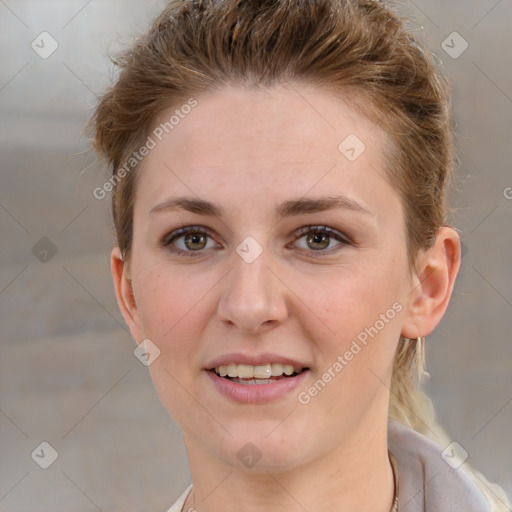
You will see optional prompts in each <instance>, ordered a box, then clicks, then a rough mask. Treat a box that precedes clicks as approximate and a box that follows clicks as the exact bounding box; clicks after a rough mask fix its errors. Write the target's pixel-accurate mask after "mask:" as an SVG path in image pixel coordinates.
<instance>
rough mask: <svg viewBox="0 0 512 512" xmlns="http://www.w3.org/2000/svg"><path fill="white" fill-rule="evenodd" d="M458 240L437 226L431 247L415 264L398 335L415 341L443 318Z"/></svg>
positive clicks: (454, 273) (454, 272)
mask: <svg viewBox="0 0 512 512" xmlns="http://www.w3.org/2000/svg"><path fill="white" fill-rule="evenodd" d="M460 254H461V250H460V238H459V235H458V234H457V232H456V231H455V230H454V229H453V228H450V227H441V228H440V229H439V230H438V232H437V234H436V240H435V243H434V245H433V246H432V247H430V248H429V249H428V250H426V251H425V252H424V254H423V255H422V256H421V257H420V261H419V263H418V268H417V275H415V277H414V280H413V282H412V283H413V284H412V289H411V290H410V293H409V299H410V300H409V303H408V311H407V315H406V318H405V321H404V324H403V326H402V336H404V337H406V338H411V339H415V338H417V337H418V336H427V335H428V334H430V333H431V332H432V331H433V330H434V328H435V327H436V326H437V324H438V323H439V322H440V320H441V318H442V317H443V315H444V313H445V311H446V309H447V307H448V304H449V302H450V297H451V295H452V291H453V287H454V285H455V279H456V277H457V273H458V271H459V268H460Z"/></svg>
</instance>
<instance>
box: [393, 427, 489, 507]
mask: <svg viewBox="0 0 512 512" xmlns="http://www.w3.org/2000/svg"><path fill="white" fill-rule="evenodd" d="M388 446H389V450H390V452H391V453H392V454H393V456H394V458H395V459H396V462H397V466H398V485H399V491H398V499H399V503H398V509H399V510H400V512H437V511H439V510H450V511H451V512H491V508H490V505H489V503H488V502H487V500H486V499H485V497H484V496H483V494H482V493H481V492H480V490H479V489H478V487H477V486H476V485H475V484H474V483H473V481H472V480H471V479H470V477H469V476H468V475H467V474H466V473H465V470H464V469H463V467H464V466H463V464H461V463H460V461H458V460H457V459H456V454H455V453H454V452H453V450H451V449H448V450H447V451H444V450H445V448H444V447H441V446H439V445H437V444H436V443H434V442H433V441H431V440H430V439H429V438H427V437H426V436H424V435H422V434H419V433H418V432H416V431H415V430H413V429H411V428H409V427H407V426H405V425H403V424H402V423H400V422H398V421H396V420H394V419H390V420H389V423H388ZM450 461H453V462H451V463H449V462H450Z"/></svg>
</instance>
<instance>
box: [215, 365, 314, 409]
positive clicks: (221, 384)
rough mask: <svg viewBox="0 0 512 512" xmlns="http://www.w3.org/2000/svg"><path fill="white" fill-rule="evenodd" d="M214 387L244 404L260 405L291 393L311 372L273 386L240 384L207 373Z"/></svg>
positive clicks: (304, 372) (277, 381) (289, 378)
mask: <svg viewBox="0 0 512 512" xmlns="http://www.w3.org/2000/svg"><path fill="white" fill-rule="evenodd" d="M206 373H207V375H208V377H209V378H210V379H211V380H212V382H213V385H214V386H215V388H216V389H217V391H219V392H220V393H221V394H222V395H224V396H226V397H227V398H230V399H232V400H235V401H236V402H240V403H243V404H260V403H264V402H271V401H272V400H277V399H278V398H281V397H283V396H285V395H286V394H288V393H291V392H292V391H293V390H294V389H295V388H296V387H297V386H298V385H299V384H300V383H301V382H302V381H303V380H304V379H305V378H306V374H307V373H309V370H304V371H303V372H301V373H299V374H298V375H295V376H293V377H287V378H286V379H280V380H276V381H275V382H272V383H271V384H252V385H251V384H239V383H238V382H232V381H231V380H229V379H226V378H224V377H219V376H218V375H217V374H216V373H215V372H213V371H206Z"/></svg>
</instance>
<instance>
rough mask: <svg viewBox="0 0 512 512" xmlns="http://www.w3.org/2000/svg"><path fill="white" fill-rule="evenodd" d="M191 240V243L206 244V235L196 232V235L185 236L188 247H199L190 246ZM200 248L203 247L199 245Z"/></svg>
mask: <svg viewBox="0 0 512 512" xmlns="http://www.w3.org/2000/svg"><path fill="white" fill-rule="evenodd" d="M189 242H190V244H191V245H196V244H204V235H199V234H194V235H188V236H187V237H186V238H185V244H186V245H187V247H188V248H189V249H197V248H198V247H190V246H189ZM199 249H201V247H199Z"/></svg>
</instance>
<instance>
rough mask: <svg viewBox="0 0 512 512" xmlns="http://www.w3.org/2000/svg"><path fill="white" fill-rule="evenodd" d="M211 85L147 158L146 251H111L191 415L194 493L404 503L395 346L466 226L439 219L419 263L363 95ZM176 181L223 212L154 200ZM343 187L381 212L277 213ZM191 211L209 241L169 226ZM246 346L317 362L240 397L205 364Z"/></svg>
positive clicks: (308, 503)
mask: <svg viewBox="0 0 512 512" xmlns="http://www.w3.org/2000/svg"><path fill="white" fill-rule="evenodd" d="M197 99H198V106H197V107H196V108H194V109H193V110H192V112H191V113H190V114H189V115H187V116H186V118H185V119H183V120H181V122H180V124H179V125H178V126H176V127H175V128H174V130H173V131H172V132H170V134H169V136H168V137H166V138H165V139H164V140H163V141H162V142H160V143H159V144H158V145H157V147H155V148H154V149H152V150H151V152H150V154H149V155H148V156H147V157H146V158H145V159H144V161H143V162H142V164H141V167H140V168H139V169H138V171H137V172H140V173H141V175H140V176H139V178H140V180H139V183H138V188H137V191H136V198H135V207H134V233H133V246H132V253H131V260H130V261H129V262H124V261H123V259H122V257H121V253H120V251H119V248H115V249H114V250H113V251H112V256H111V264H112V273H113V278H114V284H115V289H116V295H117V299H118V302H119V306H120V308H121V311H122V313H123V316H124V318H125V320H126V322H127V324H128V326H129V328H130V330H131V333H132V335H133V337H134V339H135V340H136V341H137V343H141V342H142V340H144V339H146V338H149V339H151V340H152V342H153V343H154V344H155V345H157V346H158V348H159V350H160V356H159V357H158V358H157V359H156V360H155V361H154V362H153V363H152V364H151V365H150V367H149V369H150V372H151V376H152V379H153V382H154V386H155V389H156V390H157V393H158V395H159V397H160V399H161V401H162V403H163V405H164V406H165V408H166V409H167V411H168V412H169V414H170V415H171V416H172V417H173V418H174V419H175V421H176V422H177V423H178V424H179V425H180V427H181V428H182V430H183V433H184V439H185V443H186V447H187V451H188V455H189V463H190V470H191V475H192V480H193V484H194V491H193V493H192V495H191V496H189V499H188V500H187V502H186V504H185V508H184V510H188V509H189V507H194V508H195V509H197V510H199V511H201V512H220V511H221V510H222V511H223V512H226V511H232V510H233V511H234V510H239V509H240V504H243V510H244V511H253V510H254V511H256V510H258V511H260V510H263V509H264V510H267V511H273V510H276V511H277V510H289V511H296V510H297V511H299V510H300V511H303V510H304V509H306V510H308V511H309V512H314V511H318V512H320V511H327V510H329V511H331V510H358V511H362V512H365V511H373V512H388V511H389V510H390V509H391V506H392V500H393V492H394V489H393V477H392V471H391V468H390V464H389V459H388V452H387V440H386V429H387V410H388V403H389V383H390V379H391V372H392V364H393V357H394V352H395V349H396V346H397V343H398V340H399V336H400V334H402V335H404V336H406V337H408V338H417V337H418V336H420V335H421V336H426V335H427V334H429V333H430V332H431V331H432V330H433V329H434V327H435V326H436V325H437V323H438V322H439V320H440V319H441V317H442V316H443V314H444V312H445V310H446V307H447V305H448V301H449V298H450V295H451V292H452V289H453V285H454V281H455V277H456V274H457V272H458V268H459V262H460V242H459V238H458V235H457V233H456V231H455V230H453V229H451V228H448V227H443V228H441V229H440V230H439V232H438V234H437V238H436V242H435V245H434V246H433V247H432V248H431V249H429V250H428V251H427V252H420V254H419V255H418V260H417V272H410V270H409V269H410V267H409V266H408V261H407V253H406V234H405V219H404V212H403V208H402V204H401V201H400V198H399V196H398V194H397V193H396V192H395V191H394V190H393V188H392V187H391V186H390V185H389V184H388V182H387V181H386V180H385V179H384V172H383V157H382V151H383V147H384V145H385V144H386V143H388V141H387V139H386V136H385V134H384V133H383V132H382V131H381V130H380V129H379V128H378V127H376V126H375V124H374V123H372V122H371V121H369V120H368V119H366V118H365V117H363V116H362V115H361V114H360V113H358V112H356V111H355V110H353V109H352V108H351V107H350V98H349V97H346V98H344V100H341V99H340V98H335V97H334V96H332V95H331V94H329V93H326V92H322V91H320V90H319V89H316V88H313V87H307V86H304V85H301V86H300V87H299V86H285V85H281V86H278V87H276V88H273V89H259V90H256V89H248V88H242V87H235V86H230V87H225V88H223V89H221V90H218V91H212V90H210V91H209V92H207V93H205V94H204V95H202V96H200V97H198V98H197ZM173 111H174V109H170V110H169V111H167V112H163V113H162V115H161V117H160V118H159V119H156V120H155V126H158V124H159V123H160V122H161V121H163V120H166V119H168V118H169V117H170V115H171V114H172V113H173ZM349 134H356V135H357V136H358V137H359V139H360V140H362V141H363V142H364V144H365V146H366V150H365V151H364V152H363V153H362V154H361V155H360V156H359V158H357V159H356V160H355V161H353V162H351V161H349V160H348V159H347V158H346V157H345V156H344V155H343V154H342V153H341V152H340V151H339V149H338V146H339V144H340V142H341V141H343V140H344V139H345V138H346V137H347V136H348V135H349ZM177 196H188V197H193V198H196V199H197V198H201V199H204V200H208V201H211V202H213V203H216V204H217V205H219V206H221V207H222V208H223V209H224V210H225V212H224V215H223V216H222V217H221V218H217V217H214V216H209V215H201V214H198V213H192V212H188V211H185V210H183V209H175V210H166V211H160V212H158V213H153V214H150V211H151V209H152V208H154V207H155V206H156V205H158V204H160V203H162V202H163V201H165V200H166V199H168V198H171V197H177ZM333 196H346V197H349V198H350V199H352V200H354V201H357V202H358V203H359V204H360V205H361V206H362V207H363V208H365V209H367V210H368V212H369V213H363V212H359V211H353V210H350V209H347V208H336V209H332V210H328V211H323V212H312V213H311V212H310V213H300V214H298V215H295V216H293V217H289V218H284V219H281V220H279V219H277V218H276V216H275V212H274V211H275V208H276V206H277V205H279V204H281V203H283V202H285V201H289V200H295V199H300V198H318V197H333ZM308 225H313V226H328V227H330V228H332V229H334V230H336V231H338V232H340V234H342V235H343V236H344V237H347V238H348V240H349V241H350V243H347V244H344V243H341V242H339V241H338V240H336V238H334V237H327V238H325V239H322V237H321V236H320V242H319V241H318V240H319V239H318V238H317V239H316V242H315V241H313V242H311V240H310V241H309V242H308V237H307V235H306V236H305V235H304V234H300V233H297V230H299V229H300V228H302V227H304V226H308ZM182 226H202V227H204V228H206V229H207V231H208V234H209V237H207V238H206V239H202V240H201V238H199V243H198V241H197V240H198V239H197V238H196V239H194V240H193V241H192V242H190V241H189V244H188V245H186V244H185V239H184V237H182V238H180V239H179V240H175V241H174V246H176V247H178V248H181V249H182V250H185V251H188V252H193V251H194V249H195V250H196V255H195V256H193V257H190V256H188V255H179V254H175V253H173V252H171V248H172V247H173V246H172V245H171V246H168V247H163V246H162V244H161V242H162V240H163V239H164V238H165V237H167V238H169V237H168V235H169V234H170V233H172V232H173V231H175V230H177V229H179V228H181V227H182ZM312 234H313V235H314V234H315V232H313V233H312ZM247 236H251V237H253V238H254V239H255V240H256V241H257V242H258V244H259V245H260V246H261V249H262V251H263V252H262V253H261V255H260V256H259V257H258V258H257V259H256V260H255V261H253V262H252V263H247V262H246V261H245V260H244V259H243V258H242V257H240V256H239V254H238V253H237V251H236V249H237V247H238V246H239V244H240V243H241V242H242V241H243V240H244V239H245V238H246V237H247ZM194 244H196V245H194ZM201 244H202V245H201ZM198 248H199V250H198ZM396 303H398V304H399V305H400V306H401V311H399V312H398V313H397V314H396V315H395V316H394V318H393V319H392V320H389V321H388V322H386V323H385V326H384V327H383V328H382V329H380V330H379V332H378V334H377V335H376V336H375V337H373V338H372V339H370V341H369V343H368V345H367V346H366V347H364V349H363V350H361V351H360V352H359V353H358V354H357V355H356V356H354V358H353V359H352V360H351V361H349V362H348V364H347V365H346V366H345V367H344V368H343V370H342V371H340V372H339V373H337V374H336V376H335V377H334V378H332V379H331V381H330V382H329V383H328V385H326V386H325V388H323V390H322V391H321V392H319V393H318V394H317V395H316V396H315V397H314V398H312V399H311V401H310V402H309V403H308V404H307V405H303V404H301V403H299V401H298V399H297V395H298V393H299V392H300V391H305V390H306V391H307V389H308V388H310V387H311V386H312V385H313V384H314V383H315V381H317V380H318V379H319V378H321V377H322V374H323V373H324V372H325V371H327V370H328V368H329V367H332V365H333V363H334V362H335V361H336V360H337V358H338V356H339V355H343V354H344V353H345V351H346V350H348V349H349V348H350V346H351V343H352V341H353V340H354V339H356V337H357V335H358V334H359V333H361V332H362V331H364V329H365V328H367V327H369V326H373V325H375V323H376V321H377V320H379V318H381V315H382V314H385V313H386V311H387V310H389V308H391V307H392V305H393V304H396ZM232 352H243V353H246V354H260V353H263V352H271V353H275V354H279V355H282V356H286V357H291V358H294V359H296V360H298V361H301V362H304V363H306V366H307V367H308V368H309V373H308V375H307V376H306V379H305V380H304V381H303V382H302V383H301V385H300V389H297V390H294V391H293V392H291V393H289V394H287V395H285V396H284V397H281V398H279V399H277V400H275V401H272V402H268V403H264V404H251V405H248V404H241V403H237V402H234V401H232V400H230V399H228V398H226V397H225V396H223V395H222V394H220V393H219V392H218V391H217V390H216V389H215V388H214V386H213V385H212V383H211V382H210V379H209V378H208V376H207V375H206V372H205V370H204V368H205V365H206V364H207V363H208V362H210V361H211V360H212V359H213V358H215V357H218V356H220V355H223V354H227V353H232ZM247 442H251V443H253V444H254V445H255V446H256V447H257V449H258V451H259V453H261V459H260V461H259V462H258V463H257V464H256V465H255V466H254V467H252V468H248V467H246V466H245V465H244V464H243V463H242V462H241V460H239V458H238V457H237V453H238V451H239V450H240V449H241V448H242V447H243V446H244V445H245V444H246V443H247Z"/></svg>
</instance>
